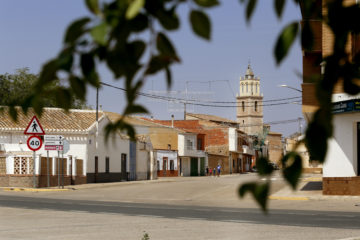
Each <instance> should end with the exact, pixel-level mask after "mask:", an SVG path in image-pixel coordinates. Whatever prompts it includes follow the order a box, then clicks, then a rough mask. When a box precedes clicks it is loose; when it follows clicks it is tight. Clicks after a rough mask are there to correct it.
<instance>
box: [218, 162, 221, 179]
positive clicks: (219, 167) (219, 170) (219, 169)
mask: <svg viewBox="0 0 360 240" xmlns="http://www.w3.org/2000/svg"><path fill="white" fill-rule="evenodd" d="M220 172H221V166H220V164H218V165H217V176H218V177H220Z"/></svg>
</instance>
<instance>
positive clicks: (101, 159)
mask: <svg viewBox="0 0 360 240" xmlns="http://www.w3.org/2000/svg"><path fill="white" fill-rule="evenodd" d="M108 123H109V120H108V119H107V118H103V119H101V120H100V121H99V128H98V129H99V130H98V134H97V135H96V131H95V129H96V128H95V129H94V130H93V131H91V134H90V135H89V140H91V143H90V142H89V141H88V162H87V172H89V173H94V172H95V156H97V157H98V171H99V173H101V172H105V159H106V157H109V159H110V172H121V154H122V153H125V154H126V159H127V171H128V170H129V159H130V141H129V140H128V139H123V138H121V137H120V135H119V134H116V135H115V136H113V137H109V139H108V142H107V143H106V142H105V131H104V127H105V126H106V125H107V124H108Z"/></svg>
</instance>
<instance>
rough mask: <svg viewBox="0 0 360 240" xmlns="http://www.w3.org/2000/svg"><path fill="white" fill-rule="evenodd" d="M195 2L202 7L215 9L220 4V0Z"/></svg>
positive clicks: (195, 0)
mask: <svg viewBox="0 0 360 240" xmlns="http://www.w3.org/2000/svg"><path fill="white" fill-rule="evenodd" d="M194 2H195V3H196V4H197V5H199V6H200V7H215V6H217V5H219V4H220V3H219V1H218V0H194Z"/></svg>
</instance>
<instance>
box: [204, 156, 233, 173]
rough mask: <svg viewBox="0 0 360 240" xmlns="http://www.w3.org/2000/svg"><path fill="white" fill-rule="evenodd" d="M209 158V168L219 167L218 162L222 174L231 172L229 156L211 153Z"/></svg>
mask: <svg viewBox="0 0 360 240" xmlns="http://www.w3.org/2000/svg"><path fill="white" fill-rule="evenodd" d="M208 160H209V168H211V169H214V168H216V167H217V165H218V163H220V166H221V174H230V169H229V157H228V156H221V155H213V154H209V155H208Z"/></svg>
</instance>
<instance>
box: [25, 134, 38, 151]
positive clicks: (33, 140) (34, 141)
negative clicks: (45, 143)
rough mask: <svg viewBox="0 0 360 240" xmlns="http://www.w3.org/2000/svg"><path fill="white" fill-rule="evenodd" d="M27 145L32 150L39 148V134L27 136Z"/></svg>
mask: <svg viewBox="0 0 360 240" xmlns="http://www.w3.org/2000/svg"><path fill="white" fill-rule="evenodd" d="M27 146H28V148H29V149H31V150H32V151H37V150H39V149H40V148H41V146H42V141H41V138H40V137H39V136H31V137H29V138H28V140H27Z"/></svg>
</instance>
